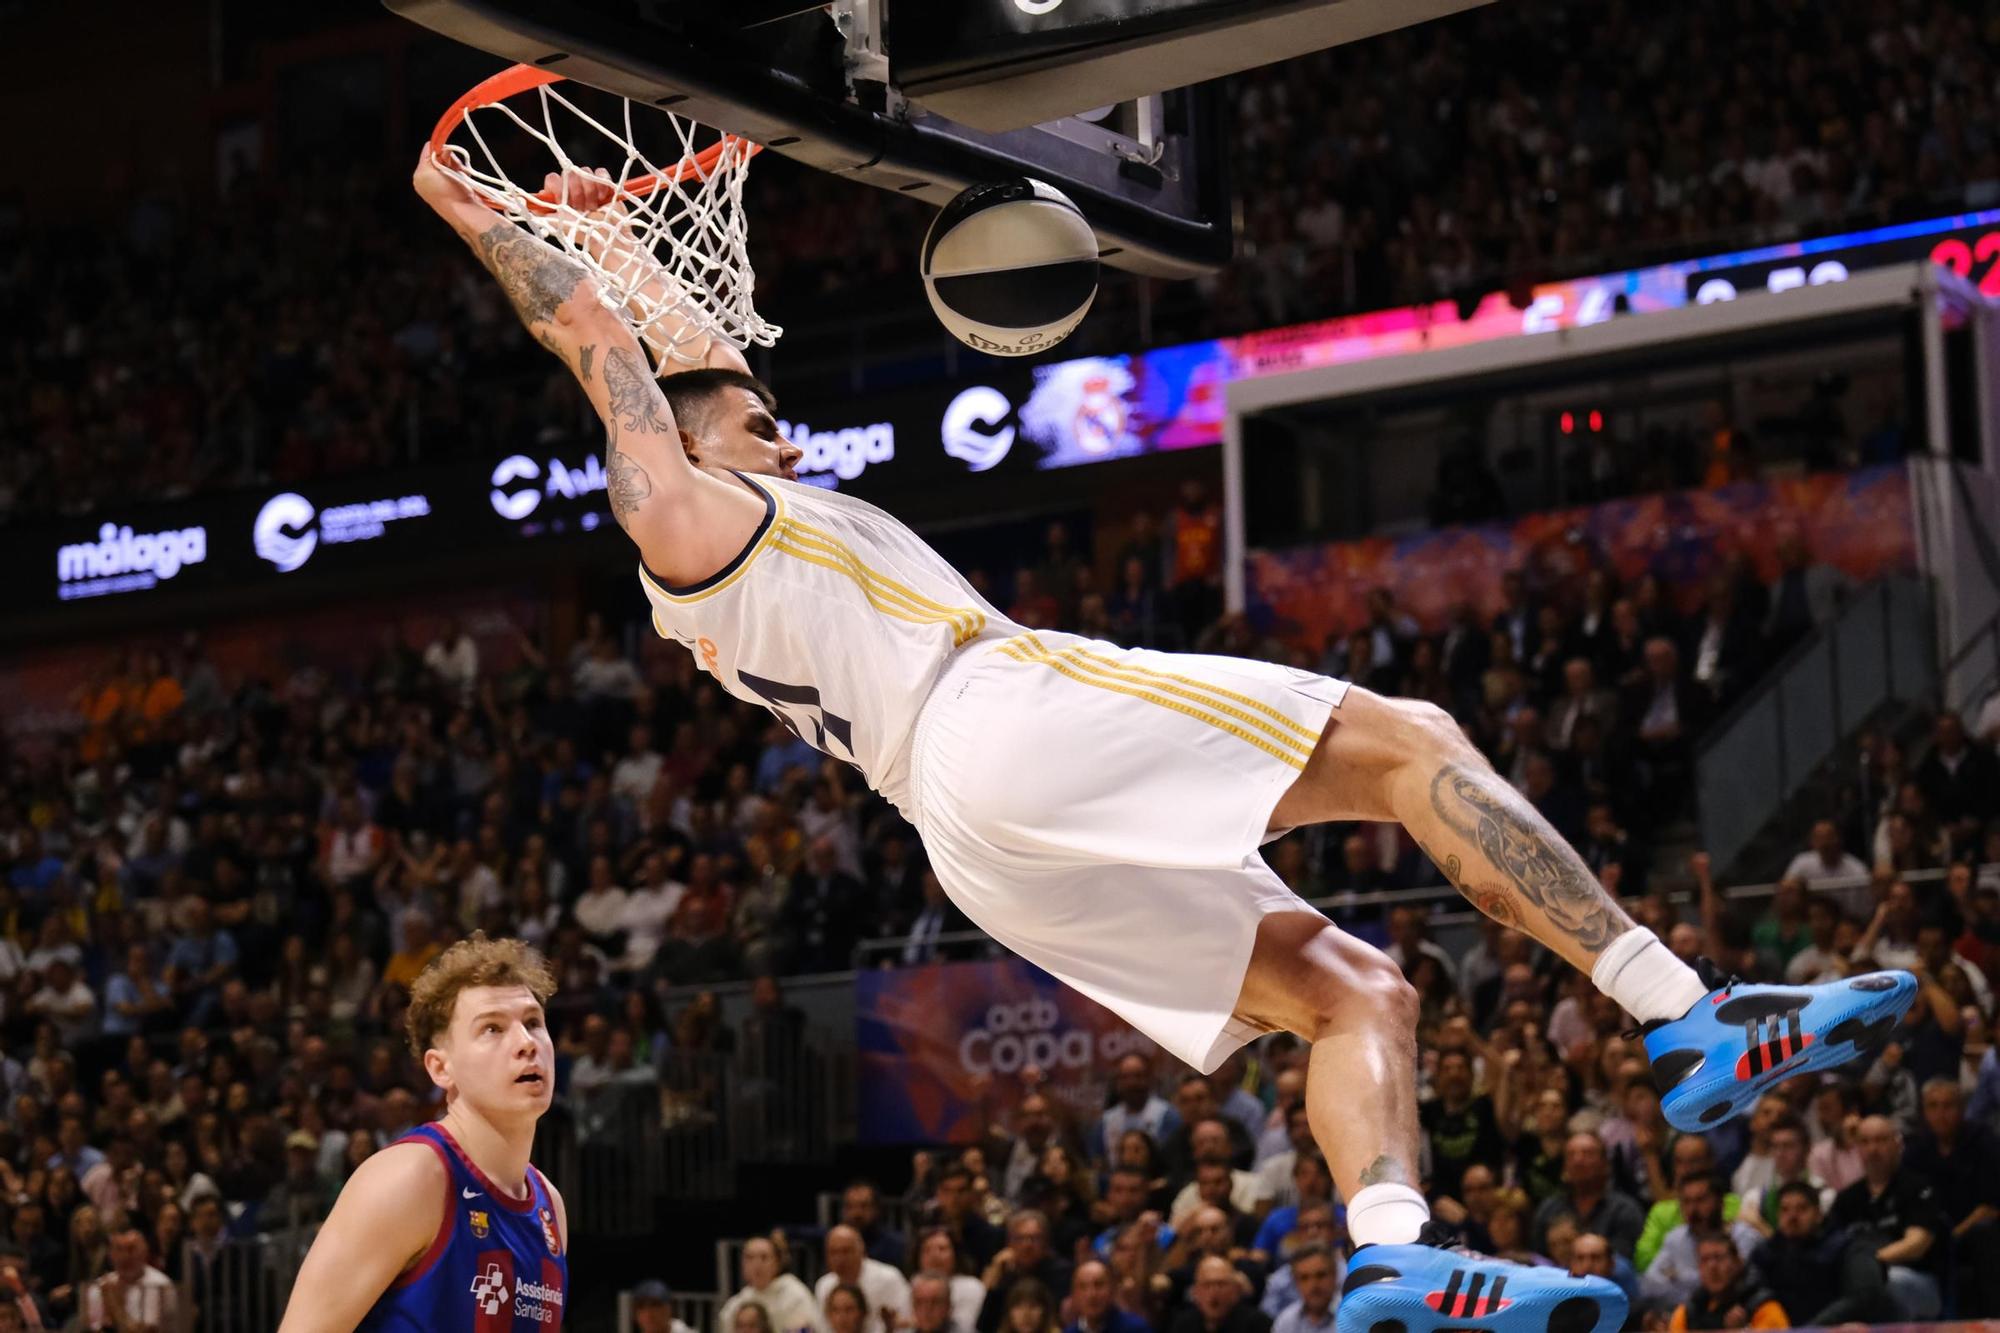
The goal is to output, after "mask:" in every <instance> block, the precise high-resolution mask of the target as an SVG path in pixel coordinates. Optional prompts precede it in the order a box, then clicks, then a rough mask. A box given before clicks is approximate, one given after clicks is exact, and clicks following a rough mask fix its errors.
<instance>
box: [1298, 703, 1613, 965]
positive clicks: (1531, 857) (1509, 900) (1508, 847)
mask: <svg viewBox="0 0 2000 1333" xmlns="http://www.w3.org/2000/svg"><path fill="white" fill-rule="evenodd" d="M1332 819H1373V820H1395V821H1397V822H1399V823H1401V824H1402V825H1403V826H1404V827H1405V828H1407V829H1409V830H1410V834H1411V836H1412V837H1414V838H1415V839H1416V840H1417V843H1418V845H1419V846H1421V847H1422V848H1423V849H1424V853H1425V855H1427V856H1429V857H1430V858H1431V860H1432V861H1434V862H1436V864H1437V866H1438V868H1439V869H1440V870H1442V871H1444V873H1445V877H1446V878H1447V879H1449V880H1450V881H1451V883H1452V885H1453V887H1455V888H1456V889H1457V890H1458V891H1459V892H1460V893H1462V894H1464V895H1465V896H1466V898H1468V899H1469V900H1470V901H1471V902H1472V905H1473V906H1475V907H1477V908H1478V909H1479V910H1480V911H1482V912H1484V913H1486V915H1488V916H1490V917H1492V918H1493V919H1494V920H1496V921H1499V922H1501V923H1502V924H1503V925H1507V926H1511V927H1513V928H1514V929H1516V930H1520V931H1524V932H1526V933H1527V934H1529V935H1532V936H1534V937H1535V938H1536V939H1537V940H1540V941H1541V942H1542V943H1543V944H1545V945H1547V946H1548V947H1549V948H1551V949H1553V950H1555V951H1556V952H1557V953H1558V954H1560V955H1562V957H1563V958H1564V959H1565V960H1567V961H1568V962H1570V963H1572V964H1574V965H1575V966H1576V967H1579V968H1581V969H1582V970H1583V971H1585V972H1588V971H1590V970H1591V965H1592V963H1594V962H1595V961H1596V959H1597V955H1598V954H1599V953H1601V952H1602V951H1603V950H1604V947H1605V946H1606V945H1608V944H1610V943H1611V941H1612V940H1614V939H1617V938H1618V937H1619V936H1620V935H1623V934H1624V933H1625V932H1626V931H1628V930H1631V929H1632V919H1631V918H1630V917H1629V916H1627V915H1626V914H1625V910H1624V909H1623V908H1622V907H1620V906H1619V905H1618V903H1617V901H1616V900H1615V899H1613V898H1612V897H1611V896H1610V895H1609V894H1607V893H1605V892H1604V890H1603V888H1602V887H1601V886H1600V885H1599V884H1598V882H1597V877H1596V876H1595V875H1593V874H1591V873H1590V867H1589V866H1587V865H1585V864H1584V863H1583V858H1582V857H1580V856H1578V855H1577V854H1576V851H1575V849H1574V848H1572V847H1571V846H1570V845H1569V844H1568V843H1566V842H1564V841H1563V839H1562V835H1561V834H1559V833H1557V832H1556V831H1555V829H1553V828H1552V827H1550V825H1549V822H1548V821H1547V820H1545V819H1543V818H1542V816H1541V814H1540V813H1539V812H1537V811H1536V809H1535V807H1534V806H1532V805H1530V804H1528V802H1527V800H1526V799H1525V798H1524V797H1522V796H1521V795H1520V793H1518V792H1516V791H1515V790H1514V788H1513V787H1512V786H1510V785H1509V784H1508V783H1507V781H1506V780H1505V779H1504V778H1502V777H1501V776H1500V775H1499V774H1498V773H1495V772H1494V771H1493V769H1492V766H1491V765H1489V764H1488V763H1487V762H1486V760H1485V758H1484V757H1483V756H1482V755H1481V754H1480V753H1479V752H1478V751H1477V750H1475V749H1474V748H1473V746H1472V744H1471V743H1470V742H1469V741H1467V740H1466V739H1465V737H1464V735H1463V734H1462V733H1461V732H1460V731H1459V730H1458V727H1457V724H1455V723H1453V722H1452V721H1451V719H1450V718H1449V717H1447V716H1446V715H1445V714H1444V713H1443V712H1441V711H1440V710H1438V709H1436V708H1433V707H1431V706H1430V705H1428V704H1417V703H1414V702H1412V701H1410V700H1406V699H1384V698H1382V697H1381V696H1379V695H1375V694H1370V693H1369V692H1367V691H1366V690H1359V689H1356V690H1351V691H1349V693H1348V696H1347V699H1346V701H1345V702H1344V703H1342V704H1341V706H1340V708H1339V709H1338V710H1336V711H1335V713H1334V715H1333V721H1332V723H1331V724H1329V726H1328V727H1327V730H1326V733H1325V735H1323V736H1322V737H1321V738H1320V743H1319V746H1318V748H1317V749H1316V750H1315V751H1314V753H1313V757H1312V760H1311V762H1310V763H1308V764H1307V765H1306V771H1305V773H1304V774H1303V775H1301V776H1300V778H1299V780H1298V782H1297V783H1295V784H1294V785H1293V787H1292V790H1291V791H1289V792H1287V793H1286V795H1285V797H1284V799H1283V800H1282V801H1280V802H1279V803H1278V809H1277V811H1276V812H1275V813H1274V815H1273V817H1272V823H1273V825H1274V826H1278V827H1285V826H1289V825H1293V824H1303V823H1317V822H1322V821H1325V820H1332Z"/></svg>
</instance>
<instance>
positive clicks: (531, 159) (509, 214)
mask: <svg viewBox="0 0 2000 1333" xmlns="http://www.w3.org/2000/svg"><path fill="white" fill-rule="evenodd" d="M564 81H565V80H564V78H563V76H562V75H560V74H556V73H552V72H551V71H549V70H546V69H538V68H536V67H535V66H532V65H515V66H513V67H512V68H511V69H506V70H502V71H501V72H500V73H498V74H496V75H494V76H493V77H492V78H490V79H487V80H486V81H485V82H483V83H481V84H479V85H478V86H477V87H475V88H473V89H472V90H471V91H470V92H468V93H466V94H465V96H463V97H461V98H459V99H458V100H457V101H456V102H454V103H452V105H451V108H450V109H449V110H448V111H446V112H445V113H444V116H443V117H442V118H441V119H440V120H439V121H438V123H437V128H436V129H435V130H433V131H432V132H431V143H430V146H431V156H432V157H433V158H434V159H435V160H436V161H437V164H438V167H439V168H440V169H441V170H443V171H444V172H445V173H446V174H447V175H449V176H452V177H453V178H455V179H457V180H458V181H460V182H462V183H463V184H464V185H465V186H466V188H468V189H470V190H471V191H472V192H473V193H474V194H475V195H477V196H478V197H479V198H480V199H481V200H482V201H483V202H484V203H485V204H486V205H487V206H488V207H489V208H491V209H492V210H493V211H494V212H495V213H498V214H499V215H500V216H502V217H504V218H507V219H508V220H510V221H512V222H515V223H518V224H519V225H521V226H522V227H524V228H526V229H527V230H528V231H530V232H532V233H533V234H535V235H536V236H539V237H541V238H542V239H543V240H544V241H547V242H549V243H551V244H554V245H557V246H560V247H561V248H562V249H563V250H564V251H566V252H567V253H568V254H570V255H571V256H572V257H574V258H575V259H577V260H578V261H579V262H581V263H582V264H584V265H585V266H586V267H587V268H588V269H589V270H590V271H591V272H592V273H593V274H594V275H595V276H596V277H597V279H598V280H599V282H600V284H601V286H600V288H599V299H600V300H602V301H603V302H604V304H605V305H606V306H607V307H609V308H610V309H612V310H615V311H617V312H619V313H620V314H621V315H623V316H625V318H626V320H627V321H628V322H629V323H630V324H631V325H632V329H633V332H634V333H636V334H637V335H638V337H639V341H640V342H642V343H644V344H645V345H646V347H647V348H649V349H650V350H651V351H652V353H653V355H654V357H655V359H656V360H658V361H659V362H660V363H661V364H662V365H664V364H665V362H666V360H667V359H668V358H672V359H674V360H676V361H680V362H682V363H684V364H694V363H699V362H700V361H701V360H702V359H703V355H704V354H705V352H706V343H707V340H708V338H709V337H710V336H714V337H719V338H721V339H723V340H724V341H726V342H728V343H731V344H732V345H734V346H736V347H737V348H739V349H740V348H744V347H747V346H749V345H750V344H751V343H757V344H760V345H762V346H765V347H769V346H771V345H772V344H773V343H775V342H777V341H778V337H779V335H780V334H781V333H782V332H783V330H782V329H780V328H778V327H777V326H776V325H775V324H771V323H769V322H767V321H766V320H764V319H763V318H762V317H760V316H759V315H758V314H757V309H756V306H755V305H754V304H753V298H754V296H755V287H756V275H755V274H754V273H753V272H752V270H751V267H750V256H749V252H748V241H749V226H748V220H747V218H746V217H745V215H744V211H743V180H744V177H745V174H746V172H747V169H748V167H749V164H750V159H751V158H752V157H754V156H756V154H757V153H758V152H759V151H761V149H760V147H759V145H757V144H754V143H751V142H750V141H749V140H747V139H742V138H739V137H737V136H736V135H733V134H720V133H718V132H717V131H714V130H710V129H708V128H706V127H705V126H703V125H701V124H699V123H697V122H695V121H692V120H689V119H687V118H686V117H684V116H677V115H675V114H674V113H673V112H671V111H666V110H661V109H659V108H654V107H648V108H645V110H644V112H642V116H643V119H642V121H641V124H642V127H643V128H644V129H646V130H648V131H650V133H648V134H647V135H646V136H645V137H646V139H647V142H648V143H649V144H650V143H655V142H657V143H658V144H659V145H661V146H662V151H659V152H658V153H657V156H649V155H648V154H647V152H646V151H645V150H644V149H642V148H641V147H640V146H639V141H640V136H638V135H635V134H634V133H633V115H632V102H631V99H629V98H624V97H616V95H615V94H608V93H607V94H603V95H602V96H603V97H604V98H606V99H609V100H610V101H612V102H614V103H615V104H616V105H617V111H616V113H615V114H613V115H610V116H606V117H603V118H600V117H599V116H597V115H593V114H592V113H591V112H589V111H586V110H585V109H584V108H582V107H581V106H579V105H578V104H577V102H576V101H575V100H573V99H572V98H571V97H570V96H568V95H566V94H565V93H564V92H562V91H559V90H558V89H557V88H556V85H557V84H559V83H562V82H564ZM529 93H533V94H535V99H536V102H537V103H539V107H538V108H537V107H536V106H535V105H534V104H531V103H529V102H528V101H527V96H526V95H527V94H529ZM593 95H595V94H593ZM517 100H518V101H519V102H520V103H521V105H520V106H519V107H518V108H517V107H516V106H515V105H513V103H514V102H516V101H517ZM474 112H483V113H485V114H484V115H482V116H479V117H477V118H475V116H474V114H473V113H474ZM524 112H526V113H528V114H523V113H524ZM606 119H609V120H612V121H614V122H616V123H618V124H619V125H620V126H621V128H618V129H613V128H611V127H610V126H608V125H606V124H605V120H606ZM506 122H512V124H513V126H514V127H515V129H517V130H519V131H520V132H521V133H522V134H525V135H526V136H527V139H526V140H523V139H521V138H520V136H519V135H517V134H513V133H508V132H506V130H505V124H506ZM537 122H539V123H537ZM482 127H483V128H482ZM461 128H463V130H464V131H465V136H466V138H468V139H470V141H471V144H472V147H468V146H467V145H465V144H463V143H453V142H451V140H452V136H453V135H454V134H457V133H458V132H459V130H460V129H461ZM489 134H493V135H494V137H495V138H496V139H499V140H500V144H499V146H500V151H496V150H495V147H494V145H493V144H492V143H489V140H488V135H489ZM503 134H504V136H505V137H504V138H501V135H503ZM705 141H706V142H705ZM535 144H539V145H540V148H539V149H537V148H535V147H534V145H535ZM474 148H476V149H477V151H478V153H479V154H480V155H483V157H484V163H483V165H482V164H481V163H480V162H479V161H478V160H476V158H475V155H474V151H473V150H474ZM571 149H575V150H576V151H575V153H574V155H573V154H572V152H571V151H570V150H571ZM592 158H597V159H599V160H591V159H592ZM579 159H582V160H579ZM503 160H504V161H505V162H507V163H510V164H512V167H513V171H514V173H515V174H517V175H519V176H520V177H521V178H522V179H523V180H529V181H535V182H537V183H539V182H540V181H541V180H542V179H543V178H544V177H545V176H547V175H548V174H549V173H550V172H554V173H556V174H557V175H558V176H562V175H563V174H565V173H567V172H572V171H574V172H580V173H584V174H589V173H590V172H591V171H592V170H594V169H598V168H602V169H603V170H605V171H606V172H607V173H608V175H609V177H610V179H609V180H608V182H607V184H609V185H610V186H611V187H612V190H613V200H612V202H611V203H610V204H609V205H607V206H605V207H603V208H599V209H597V210H595V211H592V212H583V211H581V210H579V209H577V208H575V207H572V206H571V205H570V204H569V202H568V201H567V198H566V195H567V191H566V190H564V189H555V190H545V189H541V188H539V184H537V185H536V186H535V187H530V186H528V185H520V184H516V183H515V181H514V178H513V176H511V175H510V174H509V170H508V167H507V166H504V165H502V164H503ZM656 161H657V162H665V163H667V164H669V165H665V166H661V165H656ZM613 162H616V164H617V165H616V166H615V167H614V166H613ZM693 344H700V345H701V350H700V351H699V352H690V351H686V350H683V349H685V348H688V347H689V346H690V345H693Z"/></svg>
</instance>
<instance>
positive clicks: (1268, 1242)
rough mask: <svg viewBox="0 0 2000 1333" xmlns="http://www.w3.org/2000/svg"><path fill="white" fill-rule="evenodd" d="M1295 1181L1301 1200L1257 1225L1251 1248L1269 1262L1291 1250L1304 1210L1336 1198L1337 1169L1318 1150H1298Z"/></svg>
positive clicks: (1296, 1191) (1278, 1210)
mask: <svg viewBox="0 0 2000 1333" xmlns="http://www.w3.org/2000/svg"><path fill="white" fill-rule="evenodd" d="M1208 1169H1211V1170H1212V1169H1214V1168H1208ZM1292 1183H1293V1190H1294V1192H1295V1193H1297V1195H1298V1196H1299V1202H1298V1203H1296V1204H1287V1205H1286V1206H1284V1207H1282V1208H1273V1209H1272V1210H1271V1211H1270V1213H1269V1214H1268V1215H1267V1216H1266V1217H1265V1218H1264V1222H1263V1225H1262V1226H1261V1227H1259V1228H1258V1229H1257V1231H1256V1238H1255V1239H1254V1240H1253V1241H1252V1242H1251V1244H1250V1247H1249V1248H1250V1250H1251V1251H1252V1253H1253V1254H1255V1255H1257V1256H1259V1258H1260V1262H1263V1263H1266V1264H1269V1263H1272V1262H1275V1261H1277V1260H1279V1259H1281V1258H1284V1257H1286V1256H1288V1255H1289V1254H1290V1253H1291V1248H1292V1243H1293V1238H1294V1236H1295V1235H1296V1233H1297V1230H1298V1225H1299V1214H1300V1212H1301V1211H1303V1210H1304V1209H1306V1208H1308V1207H1310V1206H1311V1205H1313V1204H1321V1203H1323V1204H1329V1205H1330V1204H1331V1203H1332V1202H1333V1173H1332V1172H1331V1171H1330V1170H1328V1168H1327V1164H1326V1158H1324V1157H1322V1156H1321V1155H1320V1154H1319V1153H1318V1151H1316V1150H1315V1151H1312V1152H1302V1153H1300V1154H1298V1157H1297V1164H1296V1166H1295V1167H1294V1168H1293V1171H1292ZM1210 1202H1211V1203H1212V1202H1213V1201H1212V1200H1211V1201H1210ZM1216 1206H1218V1207H1219V1206H1220V1205H1216ZM1252 1220H1254V1219H1252Z"/></svg>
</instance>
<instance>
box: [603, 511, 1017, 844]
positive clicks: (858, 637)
mask: <svg viewBox="0 0 2000 1333" xmlns="http://www.w3.org/2000/svg"><path fill="white" fill-rule="evenodd" d="M743 480H744V481H745V482H747V483H749V485H750V486H752V487H753V488H754V489H756V490H758V491H759V492H761V493H762V494H763V496H764V503H765V513H764V522H763V524H762V526H760V527H759V528H758V529H757V532H756V535H755V536H754V537H753V538H752V539H751V540H750V543H749V545H747V546H746V547H745V548H744V549H743V552H742V554H740V555H738V556H737V557H736V559H734V560H732V561H730V562H729V564H728V565H726V566H724V567H723V568H722V569H721V570H720V571H718V572H717V573H716V574H715V575H714V576H713V577H711V578H708V579H705V580H703V581H702V582H701V583H699V584H696V585H694V586H692V587H686V588H675V587H670V586H668V585H667V584H665V583H664V582H662V581H661V580H660V579H658V578H657V577H655V576H654V575H653V574H651V573H650V572H649V571H647V570H646V568H645V566H644V565H643V564H642V565H641V566H640V569H639V581H640V583H641V584H642V585H643V586H644V587H645V589H646V597H647V599H648V600H649V601H651V602H652V604H653V628H654V629H656V630H658V631H659V633H660V635H661V637H663V638H669V639H675V640H678V641H679V642H681V643H683V644H686V645H687V648H688V651H690V652H692V653H693V654H694V656H695V661H696V662H697V663H698V664H700V666H701V668H702V669H703V670H704V671H706V672H708V673H709V674H710V675H712V676H714V677H715V678H716V680H718V681H719V682H721V684H722V688H724V689H725V690H728V691H729V692H730V693H731V694H733V695H735V696H736V697H737V698H739V699H743V700H747V701H748V702H750V703H755V704H762V705H764V706H765V707H766V708H769V709H770V710H771V711H772V712H774V713H776V714H777V715H778V716H779V718H781V719H783V721H784V723H785V725H787V726H788V727H790V728H791V729H792V730H793V731H794V732H796V733H798V735H800V736H801V737H803V738H804V739H805V740H806V741H808V742H810V743H811V744H812V745H813V746H815V747H816V748H818V749H820V750H822V751H824V752H825V753H827V754H830V755H832V756H834V757H835V758H837V759H844V760H847V761H849V762H851V763H853V764H856V765H858V766H859V767H860V769H861V772H862V774H863V776H864V777H866V778H867V780H868V785H869V786H871V787H873V788H874V789H875V790H876V791H878V792H880V793H881V794H882V795H883V796H884V797H885V798H887V799H888V800H890V801H892V802H894V803H895V804H896V805H897V806H898V807H899V808H901V809H903V810H904V811H905V812H906V813H908V812H909V810H910V805H909V796H910V760H909V752H910V737H911V733H912V731H913V729H914V728H915V726H916V722H917V712H918V710H919V709H920V708H921V707H922V706H923V703H924V699H925V697H926V696H927V695H928V694H929V693H930V688H931V685H932V683H933V682H935V681H936V680H937V675H938V671H939V670H940V669H941V668H942V667H943V666H944V663H945V661H946V659H947V658H949V657H950V656H951V655H952V653H954V652H955V651H957V650H958V649H959V648H962V647H964V646H965V645H966V644H969V643H971V642H973V641H974V640H976V639H981V638H988V637H1002V636H1006V635H1012V634H1017V633H1019V632H1020V626H1018V625H1016V624H1014V623H1013V622H1012V621H1010V620H1008V619H1007V617H1005V616H1004V615H1001V614H1000V613H999V612H998V611H996V610H994V609H993V607H991V606H990V605H988V604H987V603H986V601H985V600H984V599H983V598H981V597H980V596H979V594H978V593H976V592H974V591H973V589H972V585H971V584H969V583H967V582H966V581H965V580H964V579H963V578H961V577H959V574H958V571H957V570H955V569H953V568H952V567H951V566H950V565H948V564H946V563H945V561H944V558H943V557H942V556H940V555H939V554H938V553H937V552H936V551H933V550H932V549H931V548H930V547H928V546H926V545H925V544H924V543H923V541H922V540H920V539H919V538H918V537H917V535H916V534H915V533H913V532H911V531H910V530H909V529H908V528H906V527H904V526H903V525H902V524H901V523H898V522H897V521H896V520H895V519H893V518H891V517H890V516H889V515H887V514H885V513H883V512H882V511H881V510H880V509H877V508H876V507H875V506H874V505H871V504H868V503H866V502H865V501H861V500H856V499H853V498H852V497H850V496H845V495H839V494H836V493H834V492H832V491H823V490H820V489H818V488H817V487H813V486H802V485H799V484H798V483H796V482H788V481H782V480H779V479H777V478H774V477H744V478H743Z"/></svg>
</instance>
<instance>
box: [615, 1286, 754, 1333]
mask: <svg viewBox="0 0 2000 1333" xmlns="http://www.w3.org/2000/svg"><path fill="white" fill-rule="evenodd" d="M728 1299H729V1298H728V1297H727V1296H724V1295H722V1294H721V1293H719V1292H713V1291H677V1292H675V1293H674V1294H673V1296H672V1297H671V1298H670V1299H669V1300H668V1308H669V1309H671V1310H672V1311H673V1315H674V1318H675V1319H677V1320H679V1321H680V1322H681V1323H683V1324H686V1325H687V1326H688V1327H689V1328H691V1329H693V1330H694V1333H714V1330H715V1329H716V1327H717V1324H716V1319H717V1318H718V1317H719V1316H720V1315H721V1313H722V1306H723V1303H724V1302H726V1301H727V1300H728ZM617 1320H618V1322H617V1324H616V1328H617V1330H618V1333H632V1329H633V1327H634V1325H633V1320H632V1290H631V1288H629V1287H628V1288H626V1289H625V1290H623V1291H621V1292H619V1293H618V1314H617Z"/></svg>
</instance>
